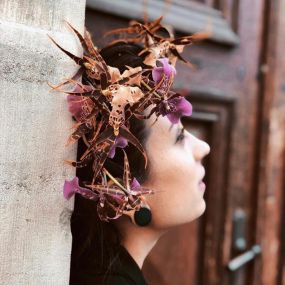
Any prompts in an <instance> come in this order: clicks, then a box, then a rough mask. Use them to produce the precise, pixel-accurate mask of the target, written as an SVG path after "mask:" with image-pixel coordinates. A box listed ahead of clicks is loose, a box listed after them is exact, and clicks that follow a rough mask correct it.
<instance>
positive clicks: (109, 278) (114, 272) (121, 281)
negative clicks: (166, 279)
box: [70, 246, 148, 285]
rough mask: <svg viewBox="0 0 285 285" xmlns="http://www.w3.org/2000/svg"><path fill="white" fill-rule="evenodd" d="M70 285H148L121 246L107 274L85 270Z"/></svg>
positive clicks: (78, 273) (89, 269)
mask: <svg viewBox="0 0 285 285" xmlns="http://www.w3.org/2000/svg"><path fill="white" fill-rule="evenodd" d="M70 284H71V283H70ZM72 284H73V285H148V284H147V283H146V281H145V279H144V276H143V274H142V272H141V270H140V268H139V266H138V265H137V263H136V262H135V260H134V259H133V258H132V256H131V255H130V254H129V253H128V251H127V250H126V249H125V248H124V247H123V246H120V248H119V251H118V254H117V255H116V257H115V258H114V261H113V264H112V266H111V269H109V272H107V273H106V272H104V273H98V272H96V271H95V270H94V269H93V270H92V268H87V269H85V270H82V271H80V272H77V273H76V280H74V278H73V280H72Z"/></svg>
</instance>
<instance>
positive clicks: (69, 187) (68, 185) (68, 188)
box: [63, 176, 99, 201]
mask: <svg viewBox="0 0 285 285" xmlns="http://www.w3.org/2000/svg"><path fill="white" fill-rule="evenodd" d="M75 193H79V194H81V195H82V196H83V197H84V198H87V199H90V200H95V201H96V200H98V198H99V195H98V194H96V193H94V192H93V191H91V190H89V189H87V188H83V187H80V186H79V184H78V177H77V176H75V177H74V178H73V179H72V180H70V181H68V180H65V182H64V186H63V196H64V198H65V199H67V200H69V199H70V198H71V197H72V196H73V195H74V194H75Z"/></svg>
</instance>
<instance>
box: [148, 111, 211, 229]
mask: <svg viewBox="0 0 285 285" xmlns="http://www.w3.org/2000/svg"><path fill="white" fill-rule="evenodd" d="M155 119H156V117H155V116H154V115H153V116H152V117H151V118H150V119H148V120H146V124H147V126H146V127H147V128H148V129H149V130H150V133H149V136H148V139H147V141H146V145H145V148H146V151H147V155H148V159H149V167H150V169H149V176H148V179H147V181H146V182H145V183H144V184H143V186H145V187H148V188H151V189H154V191H157V193H155V194H154V195H148V196H146V199H147V202H148V204H149V206H150V207H151V211H152V225H153V226H154V227H155V228H157V229H162V230H164V229H167V228H170V227H173V226H176V225H180V224H184V223H187V222H190V221H192V220H194V219H196V218H198V217H199V216H200V215H202V214H203V212H204V211H205V208H206V205H205V201H204V198H203V195H204V191H205V184H204V183H203V182H202V179H203V177H204V175H205V169H204V167H203V166H202V164H201V161H202V159H203V158H204V157H205V156H206V155H207V154H208V153H209V152H210V147H209V145H208V144H207V143H205V142H204V141H201V140H199V139H198V138H196V137H195V136H193V135H191V134H190V133H189V132H188V131H186V130H184V131H183V126H182V124H181V123H178V124H171V122H170V121H169V120H168V118H167V117H162V116H159V118H158V120H157V122H156V123H155V124H153V122H154V121H155ZM152 124H153V125H152Z"/></svg>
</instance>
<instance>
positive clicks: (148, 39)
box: [51, 17, 199, 221]
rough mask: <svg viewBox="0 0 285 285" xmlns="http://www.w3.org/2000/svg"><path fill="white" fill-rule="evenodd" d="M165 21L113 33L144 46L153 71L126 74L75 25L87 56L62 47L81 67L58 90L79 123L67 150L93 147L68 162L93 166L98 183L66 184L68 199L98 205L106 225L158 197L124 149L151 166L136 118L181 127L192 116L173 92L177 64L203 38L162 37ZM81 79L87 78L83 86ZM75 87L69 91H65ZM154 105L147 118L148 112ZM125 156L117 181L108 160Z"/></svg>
mask: <svg viewBox="0 0 285 285" xmlns="http://www.w3.org/2000/svg"><path fill="white" fill-rule="evenodd" d="M161 20H162V17H161V18H159V19H157V20H155V21H153V22H147V23H145V24H141V23H139V22H135V21H132V22H131V23H130V25H129V27H128V28H123V29H117V30H112V31H110V32H109V33H108V34H128V37H125V38H123V39H120V40H116V41H113V42H111V43H110V45H113V44H116V43H117V42H118V41H123V42H126V43H130V42H131V43H137V44H143V45H144V49H143V50H142V51H141V52H140V54H139V56H141V57H142V59H143V61H144V64H145V65H146V66H147V68H144V69H143V68H142V67H135V68H131V67H128V66H126V68H127V69H126V70H125V71H124V72H123V73H121V72H120V71H119V69H118V68H116V67H112V66H109V65H107V64H106V62H105V61H104V59H103V58H102V56H101V55H100V53H99V49H98V48H97V47H96V46H95V45H94V44H93V42H92V40H91V36H90V34H89V32H88V31H85V33H84V37H83V36H82V35H81V34H80V33H79V32H78V31H77V30H75V29H74V28H73V27H72V26H71V25H70V24H68V25H69V26H70V27H71V29H72V30H73V31H74V32H75V34H76V36H77V37H78V39H79V41H80V43H81V45H82V47H83V50H84V55H83V57H78V56H75V55H73V54H71V53H70V52H68V51H67V50H65V49H63V48H62V47H61V46H59V45H58V44H57V43H56V42H55V41H54V40H53V39H51V40H52V41H53V42H54V43H55V44H56V45H57V46H58V47H59V48H60V49H61V50H62V51H63V52H64V53H65V54H67V55H68V56H69V57H70V58H71V59H73V60H74V61H75V62H76V63H77V64H78V65H79V66H80V68H79V70H78V71H77V73H76V74H75V75H74V76H73V77H72V78H71V79H68V80H66V81H64V82H63V83H61V84H59V85H58V86H53V87H52V88H53V89H54V90H57V91H61V92H64V93H66V94H68V96H67V101H68V105H69V111H70V112H71V114H72V115H73V116H74V118H75V119H76V121H77V122H76V124H75V126H74V129H75V130H74V132H73V133H72V134H71V135H70V137H69V139H68V142H67V145H69V144H72V143H74V142H76V141H78V139H80V138H82V139H83V141H84V143H85V144H86V146H87V149H86V151H85V153H84V154H83V155H82V156H81V158H80V160H79V161H70V160H66V161H65V162H66V163H68V164H70V165H72V166H73V167H77V168H82V167H86V166H87V164H89V163H91V164H92V174H93V179H92V183H89V184H88V185H86V184H83V185H82V184H81V186H79V180H78V177H74V178H73V179H72V180H71V181H67V180H66V181H65V183H64V190H63V193H64V197H65V198H66V199H69V198H71V197H72V196H73V195H74V194H75V193H78V194H81V195H82V196H83V197H85V198H87V199H91V200H94V201H96V202H97V210H98V215H99V217H100V219H101V220H104V221H109V220H110V219H116V218H118V217H120V216H121V215H123V214H126V215H128V214H129V213H130V211H137V210H139V209H140V208H141V207H142V205H146V201H145V197H144V196H145V195H147V194H152V193H154V191H153V190H151V189H146V188H144V187H142V186H141V185H140V184H139V182H138V181H137V179H136V177H133V176H132V175H131V172H130V167H129V162H128V157H127V154H126V152H125V151H124V148H125V147H126V146H127V145H128V143H130V144H132V145H133V146H135V147H136V148H137V149H138V150H139V151H140V152H141V154H142V155H143V157H144V160H145V167H146V165H147V155H146V152H145V150H144V148H143V146H142V145H141V143H140V142H139V140H138V139H137V138H136V137H135V136H134V135H133V134H132V133H131V132H130V122H129V121H130V119H131V118H132V117H133V116H135V117H136V118H138V119H140V120H143V119H147V118H149V117H150V116H151V115H153V114H155V115H156V116H157V117H159V116H167V118H168V119H169V120H170V121H171V123H173V124H176V123H178V122H179V119H180V117H181V116H190V115H191V114H192V106H191V104H190V103H189V102H188V101H187V100H186V99H185V98H184V97H183V96H182V95H180V94H178V93H176V92H173V91H171V87H172V85H173V80H174V76H175V75H176V70H175V64H176V60H177V59H180V60H182V61H184V62H187V61H186V60H184V59H183V58H182V57H181V55H180V53H181V52H182V51H183V48H184V46H185V45H189V44H191V43H192V42H193V41H194V40H195V39H197V38H199V35H198V36H197V35H193V36H186V37H181V38H177V39H175V38H173V37H172V36H171V35H170V34H169V35H168V36H167V37H162V36H160V35H158V31H159V30H161V29H165V28H164V27H162V26H161V24H160V22H161ZM80 78H83V79H84V83H85V84H83V83H81V81H80ZM63 86H69V87H70V88H69V90H63V89H62V87H63ZM149 106H153V107H152V109H151V111H150V113H149V114H148V115H147V116H145V115H144V113H143V112H144V110H146V108H147V107H149ZM118 147H119V148H121V149H122V151H123V153H124V173H123V177H113V175H112V174H111V173H110V172H109V171H108V169H106V168H105V166H104V164H105V162H106V159H107V158H109V159H112V158H113V157H114V156H115V155H116V148H118Z"/></svg>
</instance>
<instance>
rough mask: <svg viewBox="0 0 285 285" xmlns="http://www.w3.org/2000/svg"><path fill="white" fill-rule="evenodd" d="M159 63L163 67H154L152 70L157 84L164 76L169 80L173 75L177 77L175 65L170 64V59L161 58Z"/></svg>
mask: <svg viewBox="0 0 285 285" xmlns="http://www.w3.org/2000/svg"><path fill="white" fill-rule="evenodd" d="M157 61H159V62H160V63H161V65H162V66H157V67H154V68H153V70H152V78H153V80H154V81H155V83H158V82H159V81H160V80H161V78H162V76H163V75H165V76H166V77H167V78H168V79H169V78H170V77H171V75H176V69H175V67H174V66H173V65H171V64H169V61H168V58H166V57H164V58H159V59H158V60H157Z"/></svg>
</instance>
